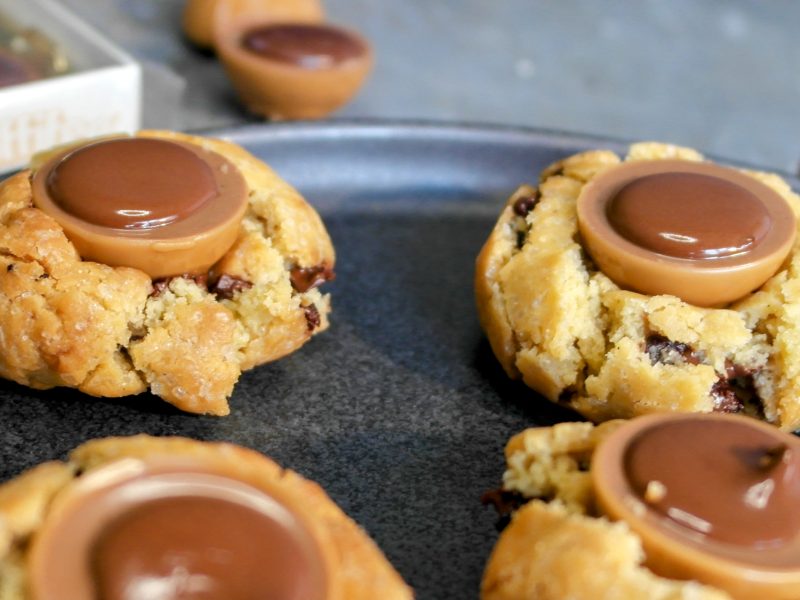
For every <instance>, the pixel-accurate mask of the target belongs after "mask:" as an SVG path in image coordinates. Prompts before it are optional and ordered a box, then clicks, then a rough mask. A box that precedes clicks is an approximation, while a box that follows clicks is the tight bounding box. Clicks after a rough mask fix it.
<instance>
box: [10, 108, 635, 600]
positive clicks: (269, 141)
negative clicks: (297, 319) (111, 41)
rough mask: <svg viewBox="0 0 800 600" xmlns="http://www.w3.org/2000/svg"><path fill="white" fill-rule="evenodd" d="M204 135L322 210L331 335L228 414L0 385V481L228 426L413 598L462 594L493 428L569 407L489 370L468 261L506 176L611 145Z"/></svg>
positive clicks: (461, 130)
mask: <svg viewBox="0 0 800 600" xmlns="http://www.w3.org/2000/svg"><path fill="white" fill-rule="evenodd" d="M212 134H214V135H222V136H225V137H229V138H231V139H233V140H234V141H236V142H238V143H240V144H243V145H244V146H246V147H247V148H248V149H250V150H251V151H253V152H254V153H255V154H257V155H258V156H260V157H262V158H263V159H265V160H267V161H268V162H269V163H270V164H271V165H272V166H273V167H274V168H275V169H276V170H277V171H278V172H279V173H280V174H281V175H282V176H283V177H284V178H286V179H287V180H289V181H290V182H291V183H293V184H294V185H295V186H297V187H298V188H299V189H300V191H301V192H302V193H303V194H304V195H305V196H306V198H307V199H308V200H309V201H311V203H312V204H314V205H315V206H316V207H317V208H318V209H319V210H320V212H321V213H322V216H323V219H324V220H325V223H326V224H327V226H328V229H329V231H330V233H331V235H332V237H333V240H334V244H335V246H336V250H337V254H338V262H337V268H336V271H337V278H336V280H335V281H334V282H333V283H331V284H328V285H327V286H326V289H327V290H328V291H330V292H331V293H332V295H333V306H334V312H333V315H332V325H331V328H330V330H329V331H328V332H326V333H324V334H322V335H320V336H318V337H317V338H315V339H314V340H313V341H312V342H310V343H309V344H308V345H307V346H305V347H304V348H303V349H301V350H300V351H299V352H297V353H295V354H294V355H292V356H290V357H288V358H286V359H284V360H281V361H279V362H277V363H274V364H270V365H265V366H263V367H260V368H257V369H255V370H253V371H250V372H248V373H245V374H244V375H243V376H242V378H241V380H240V381H239V384H238V385H237V387H236V390H235V392H234V395H233V398H232V399H231V408H232V415H231V416H229V417H225V418H210V417H197V416H190V415H185V414H181V413H179V412H177V411H175V410H173V409H171V408H170V407H169V406H168V405H166V404H164V403H162V402H161V401H159V400H157V399H155V398H153V397H152V396H147V395H144V396H138V397H131V398H126V399H122V400H103V399H95V398H90V397H87V396H84V395H82V394H80V393H76V392H73V391H70V390H50V391H46V392H37V391H34V390H29V389H26V388H23V387H21V386H17V385H14V384H11V383H8V382H0V461H2V462H1V463H0V480H2V479H7V478H9V477H11V476H13V475H15V474H16V473H18V472H20V471H21V470H22V469H24V468H26V467H30V466H32V465H34V464H36V463H39V462H41V461H44V460H47V459H52V458H62V457H64V455H65V454H66V452H67V451H68V450H69V449H71V448H73V447H74V446H76V445H77V444H79V443H81V442H83V441H85V440H87V439H90V438H94V437H101V436H107V435H127V434H135V433H140V432H145V433H150V434H154V435H184V436H189V437H194V438H199V439H204V440H227V441H232V442H236V443H240V444H243V445H245V446H249V447H252V448H255V449H257V450H259V451H261V452H264V453H265V454H267V455H270V456H272V457H273V458H275V459H276V460H277V461H279V462H280V463H281V464H283V465H284V466H286V467H290V468H292V469H295V470H297V471H299V472H300V473H302V474H303V475H305V476H307V477H309V478H311V479H314V480H316V481H317V482H319V483H320V484H321V485H322V486H323V487H324V488H325V489H326V490H327V491H328V493H329V494H330V495H331V496H332V497H333V499H334V500H335V501H336V502H338V503H339V505H340V506H341V507H342V508H343V509H344V510H345V511H346V512H347V513H349V514H350V515H351V516H352V517H353V518H354V519H355V520H356V521H358V522H359V523H360V524H361V525H362V526H363V527H365V528H366V529H367V530H368V531H369V533H370V534H371V535H372V536H373V537H374V538H375V540H376V541H377V542H378V544H379V545H380V546H381V548H383V550H384V551H385V552H386V554H387V555H388V557H389V559H390V560H391V561H392V562H393V563H394V565H395V566H396V567H397V569H398V570H399V571H400V573H401V574H402V575H403V577H404V578H405V579H406V581H407V582H408V583H409V584H411V585H412V586H413V587H414V588H415V589H416V591H417V595H418V597H419V598H421V599H428V598H471V597H477V595H478V588H479V582H480V577H481V573H482V569H483V566H484V564H485V561H486V558H487V556H488V554H489V551H490V550H491V547H492V545H493V543H494V541H495V538H496V532H495V529H494V523H495V515H494V513H493V511H492V510H490V509H488V508H484V507H482V506H481V503H480V496H481V493H482V492H484V491H485V490H487V489H490V488H493V487H496V486H497V485H498V483H499V481H500V476H501V473H502V470H503V458H502V448H503V446H504V444H505V442H506V440H507V439H508V437H509V436H510V435H512V434H514V433H516V432H517V431H519V430H521V429H523V428H524V427H526V426H530V425H532V424H546V423H552V422H554V421H557V420H563V419H565V418H567V417H569V416H572V415H571V414H570V413H568V412H566V411H562V410H560V409H558V408H556V407H553V406H551V405H550V404H548V403H546V402H545V401H544V400H542V399H541V398H539V397H538V396H536V395H535V394H533V393H532V392H530V391H529V390H528V389H527V388H525V387H524V386H522V385H520V384H518V383H514V382H510V381H508V380H507V379H506V377H505V376H504V374H503V373H502V371H501V369H500V368H499V366H498V364H497V362H496V360H495V359H494V356H493V355H492V352H491V349H490V348H489V346H488V343H487V342H486V341H485V339H484V336H483V334H482V333H481V330H480V328H479V326H478V321H477V318H476V314H475V306H474V301H473V292H472V276H473V266H474V260H475V256H476V255H477V253H478V251H479V250H480V248H481V245H482V244H483V241H484V239H485V238H486V236H487V235H488V234H489V231H490V230H491V227H492V225H493V223H494V221H495V219H496V217H497V214H498V212H499V209H500V207H501V205H502V203H503V201H504V199H505V197H506V196H507V195H508V194H509V193H510V192H511V191H512V190H513V189H514V188H515V187H516V186H517V185H518V184H519V183H521V182H524V181H535V180H536V177H537V174H538V172H539V171H540V170H541V169H542V168H543V167H545V166H546V165H547V164H549V163H550V162H552V161H554V160H557V159H558V158H560V157H563V156H565V155H568V154H570V153H572V152H575V151H578V150H582V149H585V148H589V147H610V148H612V149H617V150H619V149H620V148H621V147H622V146H621V145H620V144H619V143H616V142H608V141H603V140H596V139H587V138H577V137H568V136H564V135H559V134H553V133H547V132H540V131H520V130H511V129H497V128H482V127H461V126H434V125H426V124H397V123H394V124H393V123H330V124H300V125H268V126H254V127H248V128H244V129H238V130H226V131H216V132H212Z"/></svg>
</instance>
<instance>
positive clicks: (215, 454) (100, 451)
mask: <svg viewBox="0 0 800 600" xmlns="http://www.w3.org/2000/svg"><path fill="white" fill-rule="evenodd" d="M158 456H167V457H171V458H175V457H188V458H192V459H196V460H200V461H202V462H203V463H204V464H206V465H208V466H209V467H214V468H217V469H223V470H224V472H225V473H227V474H228V475H229V476H230V477H233V478H236V479H239V480H241V481H244V482H245V483H247V484H249V485H251V486H253V487H255V488H260V489H264V490H265V491H267V492H269V490H271V489H273V488H274V487H275V486H276V485H278V486H280V489H281V492H282V499H283V500H284V501H285V502H287V503H288V504H289V505H290V506H291V508H292V510H294V511H296V512H297V513H298V514H299V515H300V516H302V517H303V518H304V521H305V522H306V524H307V526H308V527H310V528H312V529H313V533H314V534H315V536H316V537H317V539H318V540H319V541H320V544H323V545H326V546H329V547H330V548H331V549H332V552H331V553H330V554H331V556H332V557H333V558H334V560H336V561H337V564H336V565H335V568H333V569H331V570H329V572H328V575H329V576H330V577H333V578H334V580H335V581H334V587H335V588H336V589H337V590H339V595H338V596H336V597H337V598H353V599H354V600H372V599H374V598H386V599H388V600H402V599H410V598H412V596H413V594H412V593H411V590H410V589H409V588H408V587H407V586H406V585H405V583H404V582H403V580H402V579H401V577H400V576H399V575H398V573H397V572H396V571H395V570H394V568H393V567H392V566H391V565H390V564H389V562H388V561H387V560H386V558H385V557H384V556H383V554H382V553H381V551H380V549H379V548H378V547H377V546H376V545H375V543H374V542H373V541H372V540H371V539H370V538H369V536H367V535H366V534H365V533H364V532H363V531H362V530H361V529H360V528H359V526H358V525H357V524H356V523H355V522H354V521H353V520H351V519H350V518H349V517H348V516H347V515H346V514H345V513H344V512H342V510H341V509H340V508H339V507H338V506H336V504H334V502H333V501H332V500H331V499H330V498H329V497H328V496H327V494H326V493H325V491H324V490H323V489H322V488H321V487H320V486H319V485H317V484H316V483H314V482H312V481H309V480H307V479H304V478H303V477H301V476H300V475H298V474H297V473H295V472H293V471H289V470H284V469H282V468H281V467H280V466H279V465H277V464H276V463H275V462H273V461H272V460H270V459H268V458H266V457H264V456H262V455H261V454H258V453H257V452H254V451H252V450H248V449H245V448H242V447H239V446H235V445H232V444H226V443H204V442H198V441H195V440H190V439H186V438H155V437H150V436H146V435H139V436H133V437H128V438H106V439H101V440H93V441H90V442H87V443H85V444H83V445H82V446H79V447H78V448H76V449H75V450H74V451H73V452H72V453H71V454H70V457H69V460H68V461H67V462H51V463H44V464H42V465H40V466H38V467H35V468H33V469H31V470H29V471H27V472H25V473H23V474H22V475H20V476H19V477H17V478H15V479H13V480H11V481H8V482H7V483H5V484H3V485H2V486H0V600H29V599H30V595H29V594H28V592H27V590H26V575H25V573H26V552H27V548H28V541H29V540H30V538H31V536H33V535H35V533H36V531H37V530H38V529H39V527H40V526H41V525H42V523H44V522H45V521H46V520H47V519H48V512H49V506H50V504H51V502H52V501H53V500H54V499H56V498H57V497H58V495H59V494H61V493H64V492H66V491H67V490H68V489H69V487H70V485H71V484H72V483H73V482H75V481H77V480H78V479H79V478H80V477H81V475H82V474H84V473H88V472H91V471H92V470H93V469H96V468H98V467H101V466H103V465H105V464H108V463H110V462H113V461H116V460H120V459H123V458H148V457H158Z"/></svg>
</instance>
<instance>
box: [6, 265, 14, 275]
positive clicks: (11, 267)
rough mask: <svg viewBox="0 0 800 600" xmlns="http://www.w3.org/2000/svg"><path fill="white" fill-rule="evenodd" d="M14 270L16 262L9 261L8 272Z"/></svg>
mask: <svg viewBox="0 0 800 600" xmlns="http://www.w3.org/2000/svg"><path fill="white" fill-rule="evenodd" d="M13 270H14V263H9V264H8V265H6V273H11V271H13Z"/></svg>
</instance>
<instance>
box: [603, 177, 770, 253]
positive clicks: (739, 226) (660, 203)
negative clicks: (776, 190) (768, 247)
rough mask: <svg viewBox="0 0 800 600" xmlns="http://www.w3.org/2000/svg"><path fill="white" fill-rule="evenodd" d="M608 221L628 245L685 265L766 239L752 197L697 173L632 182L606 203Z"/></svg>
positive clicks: (761, 212)
mask: <svg viewBox="0 0 800 600" xmlns="http://www.w3.org/2000/svg"><path fill="white" fill-rule="evenodd" d="M606 211H607V217H608V221H609V223H610V224H611V226H612V227H613V228H614V230H615V231H616V232H617V233H618V234H619V235H621V236H622V237H624V238H625V239H627V240H628V241H630V242H632V243H634V244H636V245H637V246H640V247H642V248H645V249H646V250H650V251H652V252H655V253H658V254H663V255H666V256H671V257H674V258H685V259H693V260H698V259H703V260H708V259H715V258H723V257H728V256H735V255H739V254H743V253H746V252H749V251H750V250H752V249H753V248H754V247H755V246H756V245H758V244H759V243H760V242H761V241H762V240H763V239H764V238H765V237H766V236H767V234H768V233H769V230H770V226H771V220H770V216H769V213H768V211H767V209H766V207H765V206H764V204H763V203H762V202H761V200H759V199H758V197H756V195H755V194H753V193H752V192H750V191H749V190H746V189H745V188H743V187H742V186H739V185H737V184H735V183H733V182H731V181H727V180H725V179H722V178H721V177H715V176H713V175H705V174H699V173H658V174H654V175H647V176H645V177H641V178H639V179H635V180H634V181H632V182H631V183H628V184H627V185H625V186H624V187H623V188H622V189H621V190H620V191H619V192H618V193H617V194H616V195H615V196H614V197H613V198H611V199H610V200H609V202H608V206H607V208H606Z"/></svg>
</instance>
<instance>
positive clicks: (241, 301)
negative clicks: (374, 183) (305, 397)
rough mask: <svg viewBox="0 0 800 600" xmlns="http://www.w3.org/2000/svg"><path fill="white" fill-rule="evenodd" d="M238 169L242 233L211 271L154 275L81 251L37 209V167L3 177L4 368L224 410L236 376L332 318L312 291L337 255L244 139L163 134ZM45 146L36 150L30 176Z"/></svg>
mask: <svg viewBox="0 0 800 600" xmlns="http://www.w3.org/2000/svg"><path fill="white" fill-rule="evenodd" d="M138 136H139V137H143V138H154V139H159V140H166V141H177V142H182V143H185V144H191V145H194V146H197V147H199V148H200V149H201V151H209V152H213V153H217V154H220V155H222V156H223V157H225V158H226V159H227V161H229V162H230V163H232V164H233V165H234V166H235V168H237V169H238V170H239V172H240V173H241V175H242V177H243V179H244V182H245V184H246V186H247V208H246V211H245V213H244V217H243V218H242V220H241V224H240V225H239V228H238V235H237V237H236V239H235V241H234V242H233V245H232V246H231V247H230V249H228V250H227V252H225V254H224V255H223V256H222V258H221V259H219V260H218V261H217V262H216V263H215V264H214V265H213V266H212V267H211V268H210V270H209V271H208V272H207V273H200V274H197V273H195V274H192V275H191V276H185V277H184V276H177V277H169V278H159V279H157V280H155V281H153V280H151V278H150V276H148V275H147V274H145V273H144V272H142V271H139V270H137V269H133V268H128V267H124V266H122V267H111V266H108V265H105V264H101V263H98V262H92V261H89V260H82V259H81V257H80V256H79V254H78V252H77V251H76V249H75V247H74V245H73V244H72V243H71V242H70V240H69V239H68V238H67V236H66V235H65V233H64V230H63V229H62V227H61V226H59V224H58V223H57V222H56V220H55V219H53V218H52V217H51V216H49V215H48V214H46V213H45V212H43V211H42V210H40V209H39V208H36V207H35V206H34V204H33V196H32V188H31V171H23V172H20V173H17V174H16V175H13V176H12V177H10V178H8V179H6V180H5V181H3V182H2V183H0V245H2V247H3V250H4V251H3V253H2V256H0V306H1V307H2V308H1V309H0V311H1V312H0V314H1V315H2V319H0V376H2V377H4V378H6V379H11V380H13V381H16V382H18V383H20V384H23V385H26V386H29V387H33V388H37V389H47V388H52V387H56V386H67V387H73V388H77V389H79V390H81V391H82V392H84V393H86V394H90V395H93V396H108V397H120V396H126V395H130V394H138V393H140V392H144V391H146V390H148V389H149V390H150V391H151V392H152V393H153V394H156V395H158V396H160V397H161V398H162V399H164V400H166V401H167V402H169V403H171V404H173V405H174V406H176V407H177V408H179V409H181V410H184V411H188V412H194V413H207V414H213V415H225V414H228V412H229V406H228V397H229V396H230V395H231V393H232V391H233V387H234V384H235V383H236V381H237V380H238V378H239V375H240V374H241V372H242V371H244V370H247V369H250V368H253V367H255V366H257V365H260V364H262V363H265V362H268V361H271V360H276V359H278V358H281V357H282V356H285V355H286V354H289V353H291V352H293V351H294V350H296V349H298V348H299V347H300V346H302V345H303V344H304V343H305V342H307V341H308V340H309V339H310V338H311V337H312V336H313V335H316V334H317V333H319V332H321V331H324V330H325V329H326V328H327V327H328V313H329V311H330V301H329V297H328V296H327V295H324V294H322V293H320V291H319V289H318V286H319V285H320V284H321V283H324V282H325V281H326V280H328V279H331V278H332V277H333V267H334V263H335V256H334V251H333V247H332V244H331V241H330V238H329V236H328V234H327V232H326V230H325V227H324V225H323V224H322V221H321V220H320V218H319V215H318V214H317V213H316V212H315V210H314V209H313V208H312V207H311V206H310V205H309V204H308V203H307V202H306V201H305V200H304V199H303V198H302V197H301V196H300V195H299V194H298V192H297V191H295V190H294V189H293V188H292V187H291V186H290V185H288V184H287V183H286V182H284V181H283V180H281V179H280V178H279V177H278V176H277V175H276V174H275V173H274V172H273V171H272V170H271V169H270V168H269V167H268V166H267V165H265V164H264V163H263V162H261V161H260V160H258V159H256V158H255V157H254V156H252V155H251V154H249V153H248V152H246V151H245V150H244V149H242V148H241V147H239V146H237V145H235V144H233V143H230V142H226V141H223V140H212V139H206V138H201V137H197V136H191V135H185V134H180V133H173V132H167V131H143V132H141V133H139V134H138ZM48 157H49V155H47V154H43V155H41V156H37V157H36V158H35V160H34V164H33V165H32V170H33V173H35V172H36V170H37V169H38V168H39V167H41V166H42V165H43V164H44V163H45V162H46V161H47V159H48Z"/></svg>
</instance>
